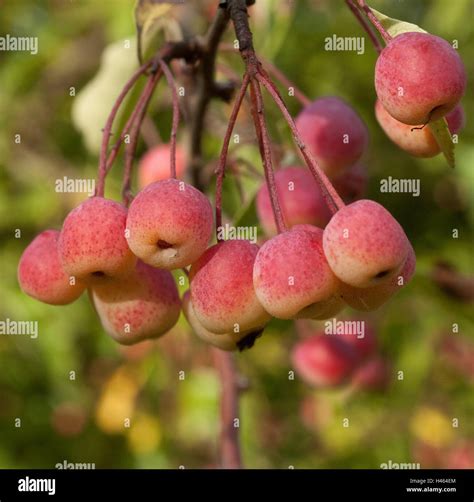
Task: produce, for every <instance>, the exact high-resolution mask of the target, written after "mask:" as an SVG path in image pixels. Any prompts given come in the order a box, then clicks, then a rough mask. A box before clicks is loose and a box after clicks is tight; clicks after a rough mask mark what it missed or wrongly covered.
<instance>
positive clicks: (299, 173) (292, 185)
mask: <svg viewBox="0 0 474 502" xmlns="http://www.w3.org/2000/svg"><path fill="white" fill-rule="evenodd" d="M275 184H276V187H277V193H278V198H279V200H280V205H281V209H282V212H283V218H284V220H285V223H286V225H287V226H288V227H292V226H294V225H297V224H300V223H309V224H311V225H315V226H317V227H321V228H324V227H325V225H326V223H327V222H328V221H329V220H330V218H331V212H330V211H329V208H328V206H327V204H326V201H325V200H324V195H323V193H322V191H321V188H320V186H319V185H318V183H317V182H316V180H315V179H314V178H313V175H312V174H311V172H310V171H309V170H308V169H306V168H303V167H295V166H291V167H285V168H283V169H280V170H279V171H277V172H276V174H275ZM256 204H257V214H258V219H259V221H260V224H261V226H262V228H263V229H264V230H265V233H266V234H267V235H275V234H276V233H277V228H276V225H275V218H274V216H273V209H272V204H271V201H270V194H269V191H268V187H267V184H266V183H264V184H263V185H262V186H261V188H260V190H259V191H258V194H257V201H256Z"/></svg>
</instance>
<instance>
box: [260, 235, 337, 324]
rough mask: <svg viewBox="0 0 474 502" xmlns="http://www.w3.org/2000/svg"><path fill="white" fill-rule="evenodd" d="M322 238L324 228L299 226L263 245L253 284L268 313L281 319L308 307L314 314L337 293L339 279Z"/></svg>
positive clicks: (292, 315)
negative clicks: (328, 261) (327, 255)
mask: <svg viewBox="0 0 474 502" xmlns="http://www.w3.org/2000/svg"><path fill="white" fill-rule="evenodd" d="M322 241H323V231H322V230H321V229H320V228H317V227H313V226H311V225H296V226H294V227H293V228H292V229H290V230H288V231H286V232H283V233H281V234H279V235H277V236H275V237H273V238H272V239H269V240H268V241H267V242H265V243H264V244H263V246H262V247H261V248H260V250H259V252H258V254H257V258H256V260H255V265H254V269H253V284H254V288H255V293H256V294H257V297H258V299H259V300H260V303H261V304H262V305H263V307H264V309H265V310H266V311H267V312H269V313H270V314H272V315H273V316H275V317H278V318H280V319H293V318H296V317H299V316H300V314H302V315H304V309H308V310H307V311H306V312H309V313H311V314H314V313H315V312H314V311H312V309H313V308H316V307H317V305H318V303H319V302H326V301H328V300H329V299H331V298H332V297H333V296H334V295H335V294H336V291H337V289H338V285H339V281H338V280H337V278H336V276H335V275H334V274H333V272H332V270H331V269H330V267H329V265H328V263H327V260H326V257H325V256H324V252H323V242H322ZM309 307H311V309H309ZM302 311H303V312H302Z"/></svg>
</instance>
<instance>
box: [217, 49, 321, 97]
mask: <svg viewBox="0 0 474 502" xmlns="http://www.w3.org/2000/svg"><path fill="white" fill-rule="evenodd" d="M219 49H220V50H222V51H224V52H232V53H235V52H236V51H235V48H234V46H233V45H232V44H229V43H222V44H220V46H219ZM258 58H259V60H260V62H261V63H263V65H264V66H265V68H266V69H267V71H268V73H269V74H270V75H273V77H275V78H276V79H277V80H278V81H279V82H280V83H281V84H282V85H284V86H285V87H287V88H293V91H294V93H295V98H296V99H297V100H298V101H299V102H300V103H301V104H302V105H303V106H307V105H309V104H310V103H311V100H310V99H309V98H308V96H306V94H305V93H304V92H303V91H302V90H301V89H300V88H299V87H297V86H296V85H295V84H294V83H293V82H292V81H291V80H290V79H289V78H288V77H287V76H286V75H285V74H284V73H283V72H282V71H281V70H280V69H279V68H278V67H277V66H275V65H274V64H273V63H272V62H271V61H269V60H268V59H266V58H262V56H260V55H259V57H258ZM222 70H223V71H226V68H223V69H222Z"/></svg>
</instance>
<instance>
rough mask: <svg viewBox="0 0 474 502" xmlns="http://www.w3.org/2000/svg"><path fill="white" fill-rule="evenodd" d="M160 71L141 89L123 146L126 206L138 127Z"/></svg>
mask: <svg viewBox="0 0 474 502" xmlns="http://www.w3.org/2000/svg"><path fill="white" fill-rule="evenodd" d="M160 77H161V72H156V73H153V74H152V75H151V76H150V77H149V78H148V81H147V83H146V86H145V89H144V90H143V93H142V96H145V97H144V99H141V100H140V103H139V105H138V106H137V107H136V110H138V111H137V113H136V118H135V120H134V122H133V124H132V126H131V129H130V143H128V145H127V146H126V148H125V167H124V172H123V184H122V198H123V203H124V204H125V205H126V206H128V205H129V204H130V200H131V193H130V185H131V178H132V168H133V161H134V159H135V151H136V149H137V143H138V137H139V134H140V128H141V125H142V122H143V119H144V118H145V114H146V111H147V108H148V104H149V103H150V100H151V97H152V96H153V91H154V90H155V87H156V85H157V83H158V81H159V80H160Z"/></svg>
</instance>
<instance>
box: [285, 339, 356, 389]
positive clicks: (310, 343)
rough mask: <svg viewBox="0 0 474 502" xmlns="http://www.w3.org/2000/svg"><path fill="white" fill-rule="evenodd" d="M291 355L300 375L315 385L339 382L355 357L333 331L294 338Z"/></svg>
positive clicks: (332, 384) (330, 384)
mask: <svg viewBox="0 0 474 502" xmlns="http://www.w3.org/2000/svg"><path fill="white" fill-rule="evenodd" d="M291 359H292V361H293V365H294V368H295V370H296V372H297V373H298V374H299V375H300V377H301V378H302V379H303V380H304V381H305V382H306V383H308V384H310V385H314V386H317V387H324V386H337V385H340V384H342V383H343V382H344V381H345V380H346V379H347V377H348V376H349V375H350V373H351V372H352V371H353V369H354V365H355V361H356V358H355V354H354V350H353V348H352V347H351V346H350V345H348V344H346V343H344V342H343V341H342V340H341V339H339V338H338V337H337V336H335V335H324V334H319V333H318V334H315V335H311V336H310V337H308V338H306V339H304V340H302V341H300V342H298V343H297V344H296V345H295V347H294V348H293V352H292V356H291Z"/></svg>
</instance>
